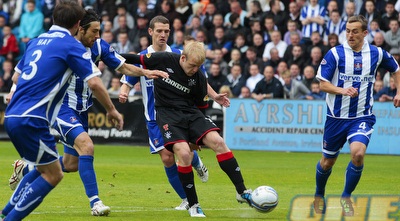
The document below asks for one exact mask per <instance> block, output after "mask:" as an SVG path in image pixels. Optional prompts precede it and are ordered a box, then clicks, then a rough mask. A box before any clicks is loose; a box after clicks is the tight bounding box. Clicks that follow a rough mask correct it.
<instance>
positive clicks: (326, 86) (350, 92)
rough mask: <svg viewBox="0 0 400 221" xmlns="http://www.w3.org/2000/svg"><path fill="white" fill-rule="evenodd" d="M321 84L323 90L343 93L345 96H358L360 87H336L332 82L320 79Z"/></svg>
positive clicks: (331, 92) (330, 92)
mask: <svg viewBox="0 0 400 221" xmlns="http://www.w3.org/2000/svg"><path fill="white" fill-rule="evenodd" d="M319 86H320V88H321V90H322V91H324V92H326V93H329V94H341V95H344V96H350V97H356V96H358V89H357V88H354V87H348V88H342V87H336V86H335V85H333V84H332V83H331V82H328V81H324V80H321V79H320V83H319Z"/></svg>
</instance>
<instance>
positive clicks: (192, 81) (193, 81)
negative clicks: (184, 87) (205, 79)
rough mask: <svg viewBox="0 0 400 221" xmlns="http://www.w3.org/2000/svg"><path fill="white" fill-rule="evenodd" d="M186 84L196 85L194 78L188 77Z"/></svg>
mask: <svg viewBox="0 0 400 221" xmlns="http://www.w3.org/2000/svg"><path fill="white" fill-rule="evenodd" d="M188 85H189V86H193V85H196V80H195V79H189V80H188Z"/></svg>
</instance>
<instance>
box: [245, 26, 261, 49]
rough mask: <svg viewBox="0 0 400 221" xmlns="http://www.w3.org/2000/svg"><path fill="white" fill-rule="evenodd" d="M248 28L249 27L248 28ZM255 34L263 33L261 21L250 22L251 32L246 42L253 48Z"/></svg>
mask: <svg viewBox="0 0 400 221" xmlns="http://www.w3.org/2000/svg"><path fill="white" fill-rule="evenodd" d="M246 27H248V26H246ZM255 33H262V32H261V23H260V21H256V20H253V21H251V22H250V31H249V33H248V34H247V35H246V42H247V43H248V44H249V45H250V46H252V45H253V36H254V34H255Z"/></svg>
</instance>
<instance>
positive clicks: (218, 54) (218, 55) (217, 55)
mask: <svg viewBox="0 0 400 221" xmlns="http://www.w3.org/2000/svg"><path fill="white" fill-rule="evenodd" d="M222 56H223V54H222V50H221V49H215V50H214V58H213V59H211V61H207V62H206V69H207V70H210V66H211V63H216V64H218V65H219V68H220V71H221V73H222V75H224V76H227V75H228V74H229V70H230V69H229V66H228V62H226V61H225V60H224V59H223V57H222ZM216 91H217V90H216Z"/></svg>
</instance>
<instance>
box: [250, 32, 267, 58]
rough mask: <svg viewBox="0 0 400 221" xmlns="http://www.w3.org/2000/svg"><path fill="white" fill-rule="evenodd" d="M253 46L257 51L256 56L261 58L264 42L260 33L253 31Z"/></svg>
mask: <svg viewBox="0 0 400 221" xmlns="http://www.w3.org/2000/svg"><path fill="white" fill-rule="evenodd" d="M253 46H254V48H255V49H256V51H257V57H258V58H261V59H262V57H263V54H264V49H265V43H264V40H263V36H262V35H261V34H260V33H254V35H253Z"/></svg>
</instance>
